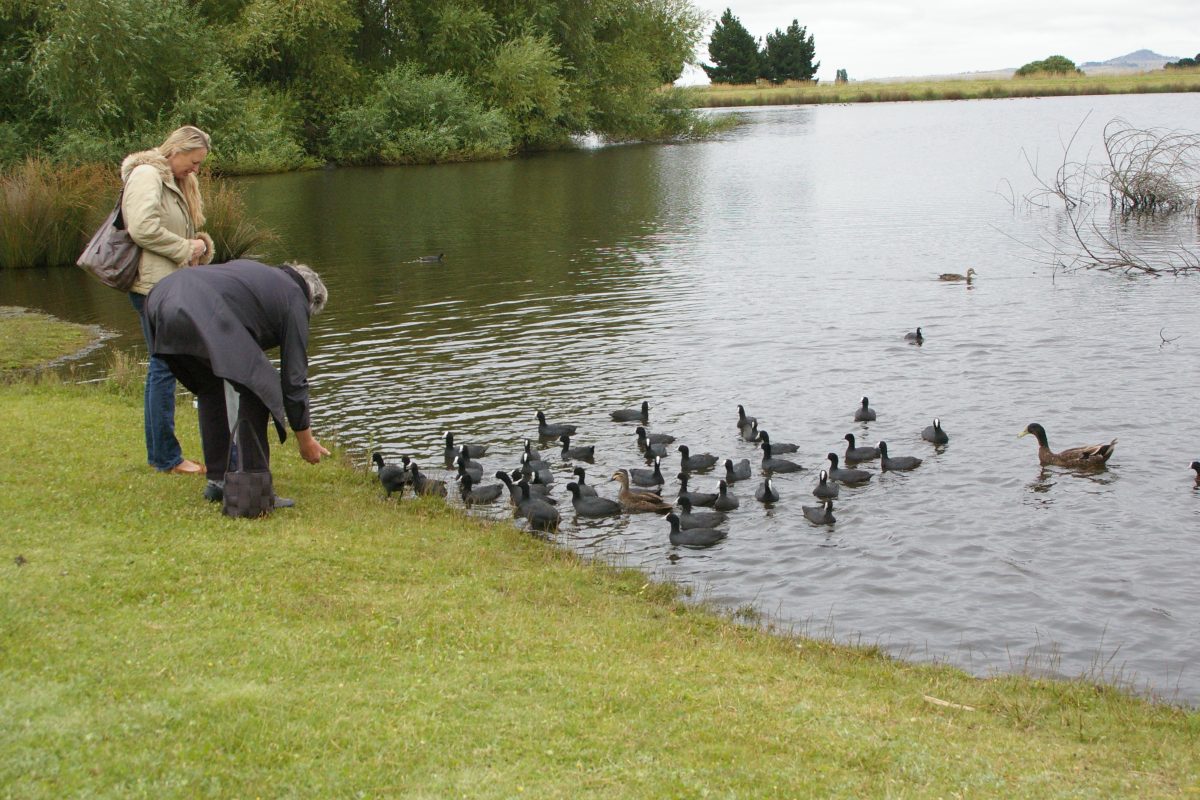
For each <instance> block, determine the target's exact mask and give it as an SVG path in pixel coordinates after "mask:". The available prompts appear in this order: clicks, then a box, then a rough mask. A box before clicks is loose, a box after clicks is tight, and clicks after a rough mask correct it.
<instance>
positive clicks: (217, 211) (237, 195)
mask: <svg viewBox="0 0 1200 800" xmlns="http://www.w3.org/2000/svg"><path fill="white" fill-rule="evenodd" d="M203 194H204V214H205V216H206V217H207V220H206V221H205V223H204V229H205V230H206V231H208V234H209V235H210V236H212V238H213V245H214V249H215V250H216V254H215V256H214V257H213V260H214V261H229V260H230V259H234V258H254V257H256V256H259V254H258V253H256V252H255V251H256V250H257V249H258V248H260V247H262V246H264V245H266V244H268V243H270V242H273V241H275V240H276V239H277V238H278V237H277V236H276V235H275V233H274V232H272V231H270V230H268V229H266V228H264V227H262V226H261V225H259V224H258V223H257V222H255V221H254V220H253V219H251V218H250V217H248V216H247V215H246V201H245V200H243V199H242V193H241V192H240V191H239V190H238V188H237V186H236V185H234V184H233V183H230V182H229V181H226V180H221V179H216V180H211V181H207V185H206V186H205V187H204V189H203Z"/></svg>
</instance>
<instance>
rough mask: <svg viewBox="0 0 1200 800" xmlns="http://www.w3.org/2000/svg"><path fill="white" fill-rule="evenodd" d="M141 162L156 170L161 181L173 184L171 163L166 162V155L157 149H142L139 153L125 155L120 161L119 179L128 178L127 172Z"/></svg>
mask: <svg viewBox="0 0 1200 800" xmlns="http://www.w3.org/2000/svg"><path fill="white" fill-rule="evenodd" d="M143 164H149V165H150V166H152V167H154V168H155V169H156V170H158V174H159V177H161V178H162V181H163V183H165V184H168V185H171V186H174V185H175V176H174V175H173V174H172V173H171V165H170V164H169V163H167V158H166V156H164V155H163V154H162V153H160V152H158V150H143V151H141V152H140V153H130V154H129V155H127V156H125V160H124V161H122V162H121V180H122V181H127V180H129V173H131V172H133V170H134V169H135V168H136V167H140V166H142V165H143Z"/></svg>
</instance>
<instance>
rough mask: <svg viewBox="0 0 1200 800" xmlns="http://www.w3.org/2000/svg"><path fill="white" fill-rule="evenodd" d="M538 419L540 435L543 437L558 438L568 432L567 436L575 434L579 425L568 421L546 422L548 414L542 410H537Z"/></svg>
mask: <svg viewBox="0 0 1200 800" xmlns="http://www.w3.org/2000/svg"><path fill="white" fill-rule="evenodd" d="M537 421H538V436H539V437H541V438H542V439H557V438H558V437H559V436H562V435H563V434H566V435H567V436H574V435H575V431H576V430H577V429H578V427H579V426H577V425H568V424H566V423H556V424H552V423H549V422H546V414H545V413H544V412H542V411H539V412H537Z"/></svg>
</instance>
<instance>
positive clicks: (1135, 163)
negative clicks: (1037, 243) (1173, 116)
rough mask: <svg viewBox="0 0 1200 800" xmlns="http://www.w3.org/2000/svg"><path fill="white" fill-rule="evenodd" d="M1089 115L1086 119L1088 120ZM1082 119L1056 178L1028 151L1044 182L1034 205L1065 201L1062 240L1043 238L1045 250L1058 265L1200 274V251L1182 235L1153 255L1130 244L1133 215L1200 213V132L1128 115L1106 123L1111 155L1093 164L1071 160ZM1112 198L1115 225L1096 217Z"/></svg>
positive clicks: (1032, 196) (1029, 198) (1030, 202)
mask: <svg viewBox="0 0 1200 800" xmlns="http://www.w3.org/2000/svg"><path fill="white" fill-rule="evenodd" d="M1086 120H1087V117H1086V116H1085V117H1084V121H1086ZM1082 127H1083V123H1082V122H1081V123H1080V125H1079V127H1077V128H1076V129H1075V131H1074V133H1073V134H1072V135H1071V137H1070V138H1069V139H1068V140H1067V141H1066V142H1065V143H1064V145H1063V156H1062V162H1061V164H1060V165H1059V167H1058V169H1057V171H1056V172H1055V175H1054V178H1053V179H1052V180H1051V181H1049V182H1048V181H1046V180H1045V179H1044V178H1042V177H1041V176H1040V175H1039V174H1038V171H1037V165H1036V164H1035V163H1034V162H1033V160H1031V159H1030V158H1029V155H1028V154H1027V153H1025V152H1024V151H1022V155H1023V156H1024V157H1025V163H1026V165H1028V166H1029V168H1030V170H1031V171H1032V172H1033V174H1034V178H1035V179H1036V180H1037V182H1038V184H1039V186H1038V188H1036V189H1034V190H1033V191H1032V192H1030V193H1028V194H1027V195H1026V196H1025V203H1026V205H1027V206H1029V207H1039V208H1049V207H1050V206H1051V205H1052V204H1053V201H1054V200H1055V199H1057V200H1059V201H1061V202H1062V204H1063V210H1064V219H1065V225H1064V227H1063V229H1062V230H1060V231H1059V232H1058V234H1057V236H1056V237H1055V238H1051V239H1047V238H1046V237H1043V242H1045V243H1046V244H1047V245H1049V248H1050V249H1049V251H1041V253H1042V256H1043V258H1044V259H1046V260H1048V261H1049V263H1051V264H1053V265H1054V266H1055V269H1056V270H1057V269H1059V268H1062V269H1064V270H1074V269H1102V270H1112V271H1119V272H1124V273H1140V274H1146V275H1159V274H1162V273H1173V274H1176V275H1178V274H1180V273H1184V272H1192V271H1200V252H1197V251H1196V249H1194V247H1192V246H1189V245H1186V244H1185V243H1184V242H1183V241H1182V240H1181V241H1180V242H1179V243H1178V245H1176V246H1175V247H1172V248H1168V249H1166V250H1157V251H1154V252H1147V251H1146V250H1145V249H1144V248H1140V249H1135V248H1134V247H1133V246H1131V245H1129V244H1128V243H1126V242H1124V241H1122V237H1121V230H1122V228H1123V227H1124V225H1126V224H1127V223H1129V222H1130V221H1131V219H1142V218H1147V217H1150V218H1156V217H1161V216H1166V215H1171V214H1174V213H1178V212H1181V211H1192V212H1195V213H1197V215H1198V216H1200V134H1194V133H1184V132H1179V131H1165V130H1160V129H1155V128H1150V129H1141V128H1134V127H1133V126H1131V125H1130V124H1129V123H1127V122H1125V121H1124V120H1121V119H1114V120H1112V121H1110V122H1109V123H1108V124H1107V125H1105V126H1104V158H1103V161H1102V162H1101V163H1092V161H1091V159H1090V157H1089V158H1086V159H1084V160H1083V161H1076V160H1073V159H1072V158H1071V148H1072V146H1073V145H1074V144H1075V140H1076V138H1077V137H1078V136H1079V132H1080V129H1081V128H1082ZM1106 200H1107V205H1108V206H1109V209H1110V213H1111V214H1112V215H1114V216H1111V217H1110V219H1109V221H1110V224H1109V226H1108V230H1107V231H1105V230H1101V228H1100V225H1099V224H1098V223H1097V221H1096V214H1097V209H1098V208H1100V207H1102V206H1103V205H1104V204H1105V201H1106Z"/></svg>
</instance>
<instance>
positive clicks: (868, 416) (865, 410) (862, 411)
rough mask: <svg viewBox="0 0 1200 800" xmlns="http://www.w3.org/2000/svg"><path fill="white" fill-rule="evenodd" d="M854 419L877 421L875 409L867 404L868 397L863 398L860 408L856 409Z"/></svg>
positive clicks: (857, 420)
mask: <svg viewBox="0 0 1200 800" xmlns="http://www.w3.org/2000/svg"><path fill="white" fill-rule="evenodd" d="M854 421H855V422H874V421H875V409H873V408H870V407H868V406H867V398H866V397H864V398H863V399H862V404H861V405H859V407H858V408H856V409H854Z"/></svg>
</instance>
